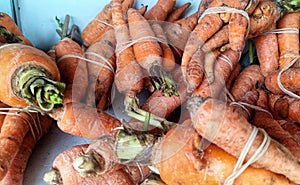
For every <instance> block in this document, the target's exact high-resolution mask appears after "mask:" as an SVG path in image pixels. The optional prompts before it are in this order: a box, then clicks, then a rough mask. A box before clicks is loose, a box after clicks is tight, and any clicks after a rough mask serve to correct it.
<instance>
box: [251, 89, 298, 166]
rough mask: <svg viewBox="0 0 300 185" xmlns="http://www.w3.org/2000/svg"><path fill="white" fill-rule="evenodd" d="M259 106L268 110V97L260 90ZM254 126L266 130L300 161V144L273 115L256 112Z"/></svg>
mask: <svg viewBox="0 0 300 185" xmlns="http://www.w3.org/2000/svg"><path fill="white" fill-rule="evenodd" d="M257 106H260V107H262V108H263V109H265V110H267V108H268V96H267V93H266V92H265V91H263V90H259V99H258V101H257ZM253 124H254V125H255V126H257V127H260V128H263V129H265V130H266V132H267V133H268V134H269V135H270V136H271V137H272V138H273V139H275V140H276V141H278V142H279V143H281V144H282V145H284V146H285V147H287V148H288V149H289V150H290V151H291V153H292V154H293V155H294V156H295V157H296V158H297V159H298V161H300V153H299V152H300V143H298V142H297V140H295V139H294V138H293V137H292V135H291V134H290V133H289V132H287V131H285V130H284V129H283V128H282V127H281V125H280V124H279V122H278V121H276V120H275V119H274V118H273V117H272V115H271V114H268V113H267V112H264V111H259V110H256V111H255V116H254V120H253Z"/></svg>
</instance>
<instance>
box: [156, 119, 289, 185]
mask: <svg viewBox="0 0 300 185" xmlns="http://www.w3.org/2000/svg"><path fill="white" fill-rule="evenodd" d="M187 122H190V121H186V122H184V123H183V125H179V126H177V127H176V128H174V129H172V130H170V131H169V132H168V133H167V134H166V136H165V137H164V138H163V139H162V140H161V141H160V143H159V144H157V146H158V147H157V148H155V149H156V150H157V151H158V153H159V154H158V155H157V156H156V157H157V158H156V161H157V163H155V166H156V167H157V168H158V170H159V172H160V177H161V178H162V180H163V181H164V182H165V183H166V184H185V185H195V184H199V183H201V184H207V185H218V184H223V183H224V181H225V179H226V178H227V177H228V176H229V175H230V174H231V173H232V170H233V168H234V165H235V164H236V161H237V159H236V158H235V157H233V156H232V155H230V154H229V153H227V152H225V151H224V150H222V149H221V148H219V147H218V146H216V145H214V144H210V145H209V146H208V147H207V148H205V149H204V151H201V150H199V148H200V146H199V145H200V142H201V140H202V138H201V137H200V136H199V135H198V133H197V132H196V131H195V130H194V128H193V127H192V126H191V125H190V124H191V123H189V125H188V124H187ZM183 166H184V168H183ZM234 184H262V185H263V184H265V185H269V184H278V185H279V184H285V185H286V184H293V183H292V182H290V181H289V180H288V179H287V178H286V177H284V176H283V175H278V174H276V173H272V172H270V171H268V170H265V169H262V168H254V167H252V166H250V167H248V168H247V169H246V170H245V171H244V172H243V173H242V174H241V175H240V176H238V177H237V179H236V180H235V181H234Z"/></svg>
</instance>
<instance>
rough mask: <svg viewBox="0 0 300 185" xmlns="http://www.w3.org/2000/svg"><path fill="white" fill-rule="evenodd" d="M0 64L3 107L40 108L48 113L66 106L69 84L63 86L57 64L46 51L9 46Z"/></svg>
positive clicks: (0, 52)
mask: <svg viewBox="0 0 300 185" xmlns="http://www.w3.org/2000/svg"><path fill="white" fill-rule="evenodd" d="M16 53H17V54H16ZM12 61H14V62H12ZM0 63H1V66H2V67H1V74H2V75H0V81H2V82H3V83H2V84H3V85H2V88H1V89H0V94H1V95H0V100H1V101H2V102H3V103H5V104H7V105H9V106H12V107H24V106H29V105H33V106H39V107H40V108H41V109H43V110H45V111H49V110H51V109H52V108H53V107H54V105H56V104H61V103H62V99H63V98H62V97H63V91H64V87H65V84H63V83H60V82H59V80H60V73H59V70H58V67H57V65H56V63H55V61H53V60H52V59H51V58H50V57H49V56H48V55H47V54H46V53H44V52H43V51H42V50H39V49H37V48H34V47H31V46H27V45H23V44H6V45H3V46H1V48H0ZM28 81H30V83H27V82H28ZM31 82H32V83H31ZM32 90H34V91H32Z"/></svg>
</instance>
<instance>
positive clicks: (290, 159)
mask: <svg viewBox="0 0 300 185" xmlns="http://www.w3.org/2000/svg"><path fill="white" fill-rule="evenodd" d="M194 100H195V101H194V102H198V104H199V101H201V100H200V99H199V98H195V99H194ZM190 105H191V106H192V107H191V108H190V111H191V119H192V121H193V125H194V127H195V129H196V130H197V132H198V133H199V134H200V135H201V136H203V137H204V138H206V139H208V140H209V141H210V142H213V143H215V144H216V145H217V146H219V147H220V148H222V149H224V150H225V151H226V152H228V153H230V154H232V155H233V156H235V157H239V156H240V155H241V153H242V151H243V148H244V146H245V145H246V143H247V141H248V138H249V136H250V134H251V133H253V129H254V127H253V126H252V125H251V124H250V123H249V122H248V121H247V120H246V119H245V118H244V117H243V116H241V115H239V113H238V112H234V109H233V108H232V107H230V106H229V105H226V103H225V102H223V101H220V100H217V99H212V98H208V99H206V100H204V101H203V102H202V103H200V105H198V106H197V105H195V104H193V102H190ZM265 137H269V136H268V135H267V136H265ZM253 138H255V139H254V141H253V143H252V144H251V147H250V149H249V151H248V153H247V154H246V155H245V160H246V161H248V160H249V159H250V157H251V156H252V155H253V154H254V152H256V151H257V150H258V147H259V146H260V145H261V144H262V141H263V139H264V134H263V133H262V132H258V133H257V135H256V136H255V137H253ZM265 147H266V150H265V152H263V153H262V154H261V155H260V157H258V158H257V160H256V161H255V162H254V161H253V163H252V164H251V165H252V166H253V167H259V168H264V169H267V170H270V171H272V172H274V173H279V174H282V175H285V176H286V177H287V178H288V179H290V180H291V181H293V182H294V183H300V179H299V175H298V174H299V171H300V164H299V162H298V161H297V160H296V159H295V157H294V156H293V155H291V153H290V152H289V151H287V150H286V148H285V147H283V146H282V145H280V144H279V143H277V142H274V140H272V139H270V142H269V145H266V146H265ZM275 161H276V162H275Z"/></svg>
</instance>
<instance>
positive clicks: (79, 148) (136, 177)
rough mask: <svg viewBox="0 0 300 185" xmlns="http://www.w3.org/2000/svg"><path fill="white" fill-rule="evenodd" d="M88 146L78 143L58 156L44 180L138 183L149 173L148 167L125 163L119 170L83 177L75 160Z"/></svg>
mask: <svg viewBox="0 0 300 185" xmlns="http://www.w3.org/2000/svg"><path fill="white" fill-rule="evenodd" d="M87 148H88V144H82V145H76V146H73V147H71V148H69V149H67V150H65V151H63V152H62V153H60V154H59V155H58V156H56V158H55V159H54V161H53V164H52V170H51V171H49V172H48V173H46V174H45V175H44V178H43V179H44V181H45V182H47V183H49V184H53V183H54V184H97V185H105V184H138V183H139V182H141V181H142V180H144V178H146V177H147V176H148V175H149V170H148V168H146V167H139V166H137V165H123V166H122V167H121V168H119V169H117V170H112V171H108V172H107V173H104V174H101V175H97V174H91V175H89V176H87V177H82V176H81V175H80V174H79V173H78V172H76V171H75V169H74V167H73V161H74V159H75V158H76V157H78V156H81V155H84V154H85V151H86V150H87ZM91 173H92V172H91Z"/></svg>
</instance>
